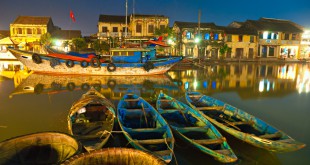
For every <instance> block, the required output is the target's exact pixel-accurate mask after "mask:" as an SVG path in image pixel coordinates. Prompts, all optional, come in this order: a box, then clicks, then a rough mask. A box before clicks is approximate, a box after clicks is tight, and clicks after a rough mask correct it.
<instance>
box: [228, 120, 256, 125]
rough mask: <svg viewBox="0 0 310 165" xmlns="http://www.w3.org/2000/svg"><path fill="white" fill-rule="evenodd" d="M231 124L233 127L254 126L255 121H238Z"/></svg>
mask: <svg viewBox="0 0 310 165" xmlns="http://www.w3.org/2000/svg"><path fill="white" fill-rule="evenodd" d="M231 124H233V125H246V124H248V125H253V124H254V122H253V121H237V122H231Z"/></svg>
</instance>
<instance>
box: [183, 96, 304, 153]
mask: <svg viewBox="0 0 310 165" xmlns="http://www.w3.org/2000/svg"><path fill="white" fill-rule="evenodd" d="M189 95H197V96H200V99H199V100H200V101H196V103H197V104H196V103H195V101H193V100H191V98H190V97H189ZM185 98H186V101H187V103H188V104H189V105H190V106H191V107H192V108H193V109H195V110H197V111H199V113H201V115H202V116H204V117H205V118H206V119H207V120H209V121H210V122H211V123H213V124H214V125H215V126H217V127H219V128H220V129H221V130H223V131H225V132H227V133H229V134H231V135H232V136H234V137H236V138H238V139H240V140H242V141H244V142H247V143H249V144H251V145H253V146H256V147H259V148H263V149H266V150H268V151H272V152H291V151H296V150H299V149H301V148H303V147H305V146H306V145H305V144H304V143H300V142H298V141H295V140H294V139H293V138H291V137H290V136H288V135H287V134H286V133H284V132H283V131H281V130H279V129H277V128H275V127H273V126H271V125H270V124H268V123H266V122H264V121H263V120H261V119H259V118H257V117H254V116H252V115H250V114H248V113H246V112H245V111H242V110H240V109H238V108H236V107H233V106H231V105H229V104H227V103H225V102H222V101H220V100H217V99H215V98H212V97H210V96H206V95H203V94H201V93H199V92H186V94H185ZM194 104H196V105H198V104H200V105H202V104H205V105H206V104H208V106H199V107H197V106H196V105H194ZM210 107H223V108H222V109H221V110H220V112H221V113H222V115H224V116H225V115H227V116H228V117H229V118H236V117H238V118H239V119H241V120H242V121H241V122H244V123H250V126H251V128H253V129H255V131H256V132H255V133H252V132H247V131H243V130H242V129H240V128H241V127H238V126H236V125H231V124H233V123H229V122H227V121H226V123H223V122H219V120H217V119H219V118H214V116H212V117H211V116H209V114H210V113H209V112H208V111H210V109H209V110H206V108H210ZM204 108H205V110H202V109H204ZM239 123H240V122H239Z"/></svg>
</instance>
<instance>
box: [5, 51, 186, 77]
mask: <svg viewBox="0 0 310 165" xmlns="http://www.w3.org/2000/svg"><path fill="white" fill-rule="evenodd" d="M9 51H10V52H11V53H12V54H13V55H14V56H15V57H16V58H17V59H18V60H19V61H20V62H21V63H23V64H24V65H25V66H27V67H28V68H29V69H30V70H32V71H34V72H41V73H55V74H76V75H77V74H80V75H81V74H82V75H151V74H163V73H165V72H167V71H168V70H169V69H170V68H171V67H172V66H173V65H175V64H176V63H178V62H179V61H181V60H182V57H167V58H156V55H155V53H156V52H155V49H144V48H120V49H113V51H111V53H112V55H111V56H110V60H103V59H100V58H98V57H97V56H95V57H93V56H88V57H87V58H82V57H77V56H69V55H66V54H62V55H59V54H57V55H54V54H37V53H33V52H27V51H21V50H18V49H12V48H9Z"/></svg>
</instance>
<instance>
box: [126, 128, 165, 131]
mask: <svg viewBox="0 0 310 165" xmlns="http://www.w3.org/2000/svg"><path fill="white" fill-rule="evenodd" d="M130 131H131V132H164V131H165V129H163V128H132V129H130Z"/></svg>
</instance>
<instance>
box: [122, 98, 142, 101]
mask: <svg viewBox="0 0 310 165" xmlns="http://www.w3.org/2000/svg"><path fill="white" fill-rule="evenodd" d="M139 100H140V98H137V99H124V101H139Z"/></svg>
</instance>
